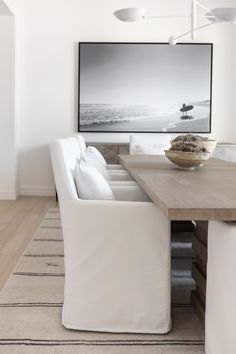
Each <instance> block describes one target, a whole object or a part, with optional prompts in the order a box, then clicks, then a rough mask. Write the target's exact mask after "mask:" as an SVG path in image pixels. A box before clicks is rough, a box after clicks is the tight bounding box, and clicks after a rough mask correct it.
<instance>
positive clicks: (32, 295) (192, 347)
mask: <svg viewBox="0 0 236 354" xmlns="http://www.w3.org/2000/svg"><path fill="white" fill-rule="evenodd" d="M63 257H64V256H63V240H62V230H61V223H60V214H59V211H58V209H50V210H49V211H48V213H47V215H46V216H45V218H44V220H43V222H42V224H41V226H40V228H39V229H38V231H37V232H36V234H35V236H34V238H33V240H32V241H31V243H30V244H29V246H28V248H27V250H26V252H25V254H24V255H23V257H22V258H21V260H20V262H19V264H18V266H17V267H16V269H15V271H14V273H13V274H12V276H11V277H10V279H9V281H8V283H7V284H6V286H5V288H4V289H3V291H2V292H1V294H0V353H2V354H9V353H10V354H29V353H30V354H31V353H33V354H54V353H55V354H56V353H57V354H74V353H81V354H118V353H119V354H134V353H135V354H141V353H142V354H143V353H147V354H154V353H155V354H177V353H178V354H181V353H183V354H184V353H188V354H195V353H199V354H200V353H201V354H204V330H203V326H202V324H201V323H200V322H199V320H198V318H197V317H196V316H195V315H194V313H193V310H192V307H191V306H190V305H186V304H175V305H173V308H172V320H173V329H172V331H171V332H170V333H169V334H167V335H147V334H145V335H141V334H112V333H96V332H83V331H72V330H66V329H65V328H64V327H63V326H62V325H61V310H62V302H63V286H64V264H63V262H64V258H63Z"/></svg>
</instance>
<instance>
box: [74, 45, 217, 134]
mask: <svg viewBox="0 0 236 354" xmlns="http://www.w3.org/2000/svg"><path fill="white" fill-rule="evenodd" d="M212 49H213V48H212V44H208V43H198V44H189V43H182V44H177V45H174V46H172V45H169V44H167V43H91V42H87V43H85V42H83V43H79V124H78V130H79V131H80V132H160V133H164V132H175V133H181V132H189V133H210V132H211V96H212Z"/></svg>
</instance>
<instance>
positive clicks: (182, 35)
mask: <svg viewBox="0 0 236 354" xmlns="http://www.w3.org/2000/svg"><path fill="white" fill-rule="evenodd" d="M212 25H214V23H213V22H212V23H207V24H206V25H202V26H198V27H194V31H198V30H199V29H202V28H205V27H208V26H212ZM191 33H192V30H190V31H188V32H185V33H183V34H180V35H179V36H178V37H175V40H176V41H177V40H178V39H180V38H183V37H185V36H187V35H189V34H191Z"/></svg>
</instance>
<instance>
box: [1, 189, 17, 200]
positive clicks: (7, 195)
mask: <svg viewBox="0 0 236 354" xmlns="http://www.w3.org/2000/svg"><path fill="white" fill-rule="evenodd" d="M17 196H18V193H17V190H15V189H0V200H15V199H16V198H17Z"/></svg>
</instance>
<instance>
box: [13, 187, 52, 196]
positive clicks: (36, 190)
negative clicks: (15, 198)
mask: <svg viewBox="0 0 236 354" xmlns="http://www.w3.org/2000/svg"><path fill="white" fill-rule="evenodd" d="M55 194H56V192H55V187H39V186H35V187H20V190H19V195H24V196H36V197H54V196H55Z"/></svg>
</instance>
